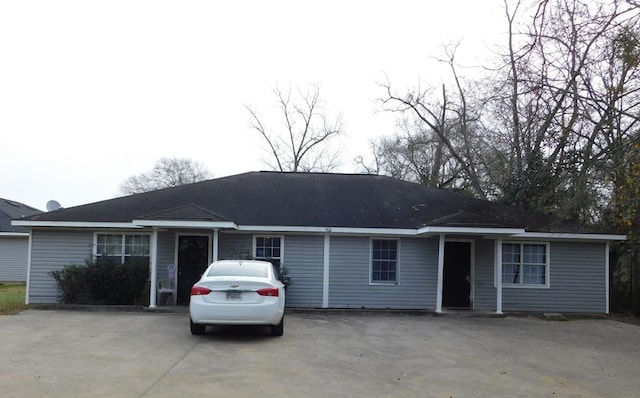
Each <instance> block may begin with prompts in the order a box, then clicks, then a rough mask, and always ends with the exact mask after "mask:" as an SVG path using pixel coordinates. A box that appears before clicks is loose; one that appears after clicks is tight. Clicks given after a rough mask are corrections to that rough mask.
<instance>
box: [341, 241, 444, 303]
mask: <svg viewBox="0 0 640 398" xmlns="http://www.w3.org/2000/svg"><path fill="white" fill-rule="evenodd" d="M370 241H371V240H370V238H368V237H332V238H331V254H330V262H331V265H330V269H329V307H333V308H362V307H364V308H395V309H435V304H436V286H437V276H438V266H437V264H438V241H437V239H415V238H411V239H401V240H400V253H399V258H398V260H399V264H398V267H399V268H398V277H399V281H398V284H397V285H381V284H377V285H374V284H370V283H369V280H370V275H369V272H370V258H371V255H370V250H371V248H370Z"/></svg>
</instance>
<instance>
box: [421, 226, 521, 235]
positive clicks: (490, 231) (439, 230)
mask: <svg viewBox="0 0 640 398" xmlns="http://www.w3.org/2000/svg"><path fill="white" fill-rule="evenodd" d="M524 232H525V230H524V228H474V227H423V228H420V229H418V233H417V234H418V235H422V234H464V235H478V234H482V235H514V234H522V233H524Z"/></svg>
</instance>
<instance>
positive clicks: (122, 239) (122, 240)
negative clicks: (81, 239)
mask: <svg viewBox="0 0 640 398" xmlns="http://www.w3.org/2000/svg"><path fill="white" fill-rule="evenodd" d="M100 235H105V236H106V235H115V236H120V248H121V252H120V253H119V255H116V256H106V257H118V256H119V257H120V264H124V263H125V260H126V258H127V257H131V255H127V254H126V250H125V247H126V239H127V236H147V237H149V254H148V255H147V256H139V257H147V258H149V261H151V234H150V233H127V232H110V231H103V232H94V233H93V258H94V260H97V259H98V258H101V257H103V255H98V236H100ZM136 257H138V256H136Z"/></svg>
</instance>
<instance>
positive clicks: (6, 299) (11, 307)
mask: <svg viewBox="0 0 640 398" xmlns="http://www.w3.org/2000/svg"><path fill="white" fill-rule="evenodd" d="M26 290H27V287H26V284H24V283H0V315H14V314H17V313H19V312H22V311H24V310H26V309H27V308H29V306H28V305H26V304H25V303H24V297H25V292H26Z"/></svg>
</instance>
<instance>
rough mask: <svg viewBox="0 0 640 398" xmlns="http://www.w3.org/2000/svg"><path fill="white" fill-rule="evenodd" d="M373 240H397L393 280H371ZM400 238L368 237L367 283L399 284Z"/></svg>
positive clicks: (375, 284) (377, 284)
mask: <svg viewBox="0 0 640 398" xmlns="http://www.w3.org/2000/svg"><path fill="white" fill-rule="evenodd" d="M374 240H388V241H390V240H394V241H396V242H398V244H397V247H396V280H395V281H377V282H374V281H373V278H372V276H373V241H374ZM400 243H401V242H400V238H383V237H375V238H369V285H371V286H400Z"/></svg>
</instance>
